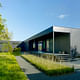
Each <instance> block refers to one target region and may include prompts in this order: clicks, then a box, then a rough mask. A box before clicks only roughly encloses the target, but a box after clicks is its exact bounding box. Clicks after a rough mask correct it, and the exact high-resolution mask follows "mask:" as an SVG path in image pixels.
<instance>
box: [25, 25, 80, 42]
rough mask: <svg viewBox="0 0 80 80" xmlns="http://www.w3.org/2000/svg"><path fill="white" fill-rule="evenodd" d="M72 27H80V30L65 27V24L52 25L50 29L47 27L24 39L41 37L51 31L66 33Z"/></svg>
mask: <svg viewBox="0 0 80 80" xmlns="http://www.w3.org/2000/svg"><path fill="white" fill-rule="evenodd" d="M72 29H78V30H80V28H71V27H63V26H51V27H50V28H48V29H45V30H43V31H41V32H39V33H38V34H36V35H34V36H32V37H30V38H28V39H26V40H24V41H30V40H33V39H36V38H39V37H41V36H44V35H47V34H49V33H51V32H53V31H54V32H65V33H70V32H71V30H72Z"/></svg>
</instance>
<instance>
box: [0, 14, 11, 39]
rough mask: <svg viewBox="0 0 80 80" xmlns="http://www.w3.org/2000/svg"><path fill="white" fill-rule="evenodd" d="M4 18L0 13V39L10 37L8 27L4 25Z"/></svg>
mask: <svg viewBox="0 0 80 80" xmlns="http://www.w3.org/2000/svg"><path fill="white" fill-rule="evenodd" d="M5 21H6V20H5V19H3V18H2V16H1V15H0V40H10V39H11V33H9V32H8V28H7V27H6V25H5V24H4V23H5Z"/></svg>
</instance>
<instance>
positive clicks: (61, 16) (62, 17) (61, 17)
mask: <svg viewBox="0 0 80 80" xmlns="http://www.w3.org/2000/svg"><path fill="white" fill-rule="evenodd" d="M67 16H68V15H65V14H61V15H59V16H58V18H60V19H64V18H65V17H67Z"/></svg>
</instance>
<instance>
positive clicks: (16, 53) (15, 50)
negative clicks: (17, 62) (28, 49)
mask: <svg viewBox="0 0 80 80" xmlns="http://www.w3.org/2000/svg"><path fill="white" fill-rule="evenodd" d="M20 54H21V48H14V50H13V55H20Z"/></svg>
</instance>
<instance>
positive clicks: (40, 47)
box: [38, 41, 42, 51]
mask: <svg viewBox="0 0 80 80" xmlns="http://www.w3.org/2000/svg"><path fill="white" fill-rule="evenodd" d="M38 51H42V41H39V42H38Z"/></svg>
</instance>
